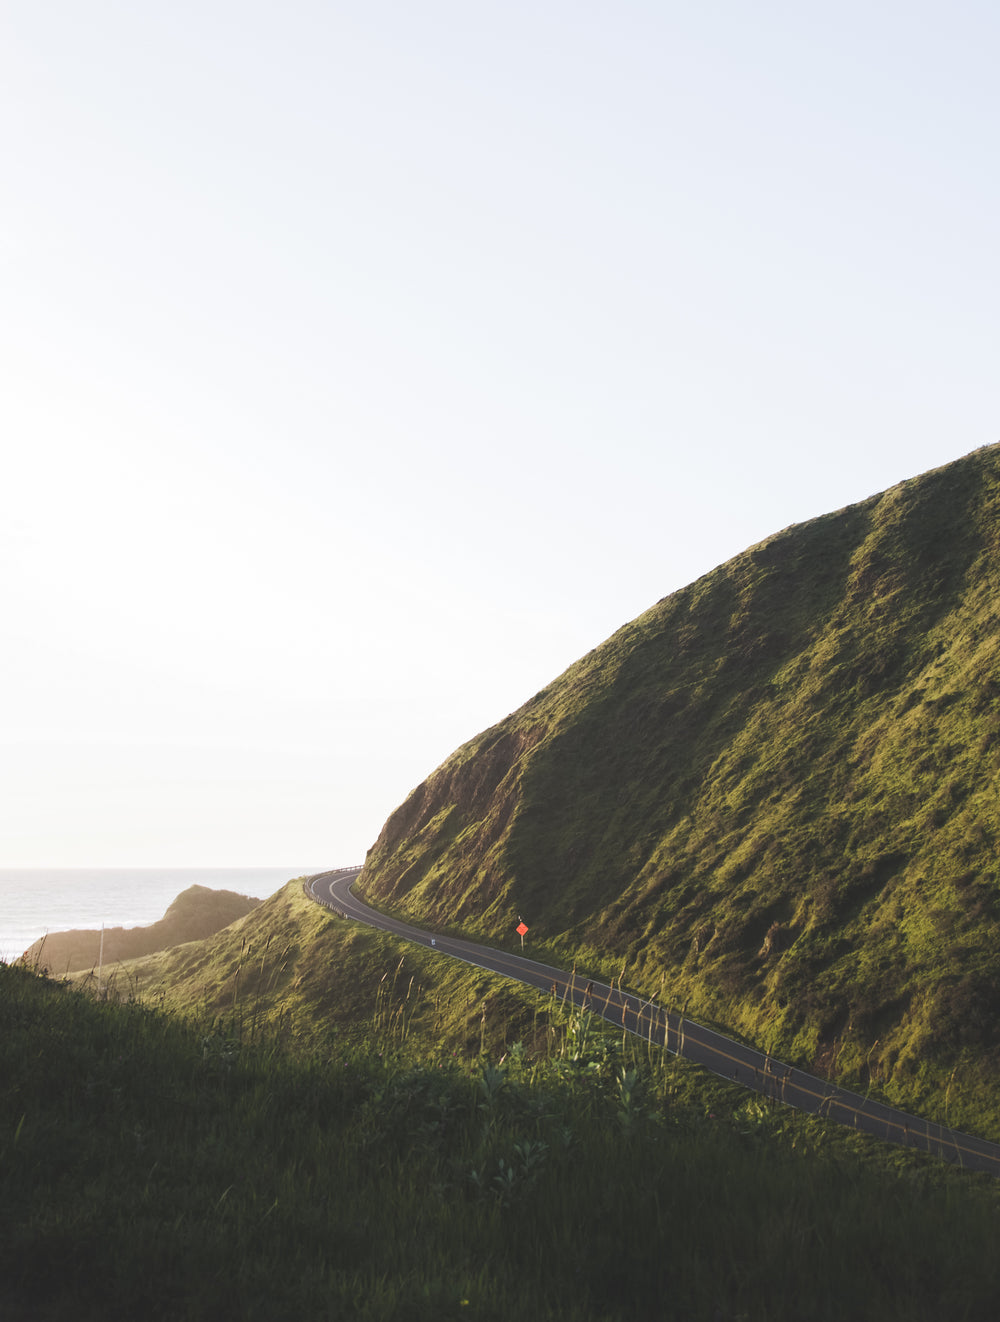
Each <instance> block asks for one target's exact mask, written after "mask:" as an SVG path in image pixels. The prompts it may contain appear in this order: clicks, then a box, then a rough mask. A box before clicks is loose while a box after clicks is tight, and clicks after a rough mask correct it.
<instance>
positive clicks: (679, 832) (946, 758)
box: [360, 446, 1000, 1136]
mask: <svg viewBox="0 0 1000 1322" xmlns="http://www.w3.org/2000/svg"><path fill="white" fill-rule="evenodd" d="M998 584H1000V448H998V447H996V446H991V447H988V448H985V449H983V450H979V451H976V452H974V453H972V454H970V455H968V456H966V457H965V458H963V459H961V460H959V461H958V462H956V463H953V464H950V465H948V466H947V467H944V468H941V469H938V470H935V471H933V472H930V473H927V474H925V475H923V476H921V477H918V478H915V479H913V480H911V481H907V482H904V483H902V484H901V485H899V486H897V487H894V488H892V489H891V490H889V491H886V492H884V493H882V494H880V495H877V496H873V497H872V498H871V499H869V500H866V501H863V502H862V503H860V504H858V505H854V506H851V507H850V508H847V509H844V510H841V511H839V512H837V513H833V514H830V515H827V516H825V517H823V518H819V519H815V520H813V521H811V522H809V523H806V524H802V525H800V526H796V527H793V528H790V529H787V530H785V531H784V532H781V533H779V534H777V535H776V536H774V537H772V538H770V539H768V540H767V541H765V542H762V543H761V544H760V545H758V546H754V547H752V548H750V549H749V550H748V551H746V552H745V553H743V554H742V555H740V556H737V557H736V558H735V559H734V560H731V561H730V562H728V563H727V564H724V565H722V566H720V567H719V568H718V569H716V570H714V571H713V572H712V573H710V574H708V575H706V576H705V577H703V578H701V579H699V580H698V581H697V582H695V583H693V584H691V585H690V586H689V587H687V588H685V589H683V590H681V591H679V592H676V593H674V594H673V595H672V596H670V597H667V598H665V599H664V600H663V601H661V602H659V603H658V604H657V605H656V606H654V607H653V608H652V609H651V610H649V611H647V612H646V613H645V614H644V615H642V616H641V617H640V618H639V619H637V620H635V621H634V622H632V623H631V624H629V625H627V626H625V627H624V628H623V629H621V630H620V631H619V632H618V633H616V634H615V635H614V636H613V637H612V638H610V639H609V640H608V641H607V642H606V643H604V644H603V645H602V646H601V647H599V648H597V649H596V650H595V651H593V652H591V653H589V654H588V655H587V656H585V657H583V658H582V659H581V660H580V661H578V662H577V663H576V664H575V665H573V666H571V667H570V669H569V670H568V671H566V673H565V674H564V675H562V676H561V677H560V678H559V679H557V680H556V681H555V682H554V683H552V684H551V685H550V686H549V687H548V688H546V689H544V690H543V691H542V692H541V693H539V694H537V695H536V696H535V697H534V698H533V699H532V700H531V701H530V702H528V703H527V704H526V705H525V706H524V707H523V708H521V709H520V710H519V711H517V712H515V713H513V714H512V715H511V716H509V717H508V718H507V719H506V720H504V721H501V722H500V723H499V724H498V725H496V726H495V727H493V728H492V729H490V730H488V731H486V732H485V733H483V734H481V735H479V736H478V737H477V738H475V739H473V740H472V741H470V742H469V743H468V744H466V745H465V746H464V747H462V748H461V749H459V750H458V751H457V752H456V753H455V754H454V755H453V756H452V757H451V758H450V759H449V760H448V761H447V762H445V763H444V765H443V766H442V767H440V768H439V769H438V770H437V771H436V772H435V773H434V774H433V775H431V776H430V777H429V779H428V780H427V781H425V782H424V783H423V784H422V785H420V786H419V787H418V788H417V789H416V790H415V791H414V792H413V794H412V795H411V796H410V797H409V798H408V799H407V801H406V802H405V803H404V804H403V805H402V806H401V807H400V808H399V809H398V810H397V811H396V812H395V813H394V814H393V815H392V816H391V817H390V818H389V820H388V822H387V823H386V826H385V828H384V829H383V831H382V834H381V836H380V837H379V840H378V841H377V843H376V845H375V846H374V848H373V849H372V851H371V852H370V854H369V857H368V860H367V863H366V866H365V870H364V874H363V877H362V883H361V886H360V891H361V892H362V893H363V894H365V895H367V896H368V897H369V898H370V899H371V900H373V901H374V902H375V903H382V904H384V905H386V906H389V907H392V908H395V909H397V910H401V911H404V912H406V913H408V914H410V915H413V916H414V917H415V918H418V919H422V920H424V921H426V922H427V923H429V924H437V925H441V926H449V925H450V926H460V927H462V928H463V929H464V930H466V931H468V932H470V933H475V934H477V935H479V936H482V937H485V938H489V939H508V938H509V936H510V934H511V930H512V927H513V924H514V923H516V921H517V916H518V915H519V914H520V915H522V916H523V917H524V919H525V921H526V922H528V924H529V925H530V927H531V939H532V940H533V941H536V942H541V943H547V944H548V946H549V948H550V950H551V951H552V952H553V953H554V954H559V955H561V956H562V957H563V958H569V959H572V958H576V959H578V960H580V961H581V963H582V964H583V963H587V964H589V965H590V966H592V967H595V968H596V967H600V966H601V965H602V964H603V966H604V967H606V968H607V967H618V968H620V967H621V965H622V963H623V961H624V962H625V963H626V964H627V966H628V968H629V970H630V973H629V978H630V980H631V982H632V983H633V985H638V986H642V987H644V988H646V989H647V990H648V991H649V992H650V993H651V994H655V993H657V992H658V991H659V992H661V994H662V995H663V996H664V998H665V999H667V1000H668V1001H671V1002H673V1003H674V1004H676V1005H680V1004H682V1003H687V1004H688V1006H689V1011H690V1012H691V1013H692V1014H695V1015H698V1014H701V1015H702V1016H705V1017H708V1018H710V1019H712V1020H714V1021H716V1022H719V1023H722V1024H724V1025H728V1026H730V1027H731V1028H733V1029H735V1030H737V1031H740V1032H742V1033H743V1034H745V1035H747V1036H749V1037H750V1038H752V1039H753V1040H755V1041H757V1042H758V1043H760V1044H763V1045H767V1046H770V1047H771V1048H772V1050H774V1051H775V1052H776V1053H780V1054H782V1055H783V1056H785V1057H787V1058H790V1059H794V1060H795V1061H797V1062H799V1063H802V1064H805V1065H807V1066H810V1067H813V1068H815V1069H817V1070H819V1071H821V1072H826V1073H828V1074H831V1075H834V1076H837V1077H841V1078H845V1079H847V1080H851V1081H854V1082H855V1083H858V1082H860V1083H861V1084H862V1085H867V1084H868V1083H869V1082H870V1081H873V1082H874V1083H875V1085H876V1086H880V1087H882V1088H883V1089H884V1090H885V1091H887V1092H888V1093H889V1094H890V1095H891V1096H894V1097H896V1098H898V1099H899V1100H900V1101H903V1102H908V1103H910V1104H912V1105H914V1106H918V1107H920V1108H922V1109H923V1110H925V1111H928V1110H930V1111H933V1112H936V1113H938V1114H940V1115H941V1118H944V1117H943V1114H942V1108H943V1103H944V1099H945V1096H946V1095H947V1096H948V1103H949V1107H950V1116H949V1118H950V1119H951V1121H952V1122H955V1121H956V1120H957V1121H960V1122H962V1123H965V1124H967V1125H970V1126H971V1127H974V1128H979V1129H984V1128H985V1129H986V1130H988V1131H989V1132H991V1133H992V1135H993V1136H997V1135H998V1134H1000V1113H998V1111H997V1108H996V1103H995V1101H994V1097H995V1095H996V1093H997V1086H996V1085H997V1084H998V1082H1000V1068H998V1067H1000V861H998V856H997V842H998V835H1000V823H998V811H997V809H998V798H997V793H998V786H997V773H998V769H1000V646H998V639H1000V632H998V618H1000V595H998V587H997V585H998ZM949 1083H950V1084H951V1085H952V1086H951V1090H950V1092H949V1091H948V1088H949Z"/></svg>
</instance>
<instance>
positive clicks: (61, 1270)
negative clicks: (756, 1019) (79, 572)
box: [0, 965, 1000, 1322]
mask: <svg viewBox="0 0 1000 1322" xmlns="http://www.w3.org/2000/svg"><path fill="white" fill-rule="evenodd" d="M378 1031H379V1032H380V1033H381V1040H382V1041H383V1042H384V1048H385V1049H384V1050H382V1051H381V1052H375V1051H373V1050H366V1049H362V1048H357V1047H351V1046H349V1045H347V1044H346V1043H344V1042H343V1041H341V1042H339V1043H338V1044H337V1045H336V1046H335V1048H334V1049H333V1050H332V1051H324V1052H320V1051H313V1052H299V1053H298V1054H296V1055H292V1054H290V1053H288V1052H286V1051H283V1050H282V1049H280V1048H279V1047H278V1046H277V1045H276V1044H275V1042H274V1041H273V1040H269V1039H268V1038H267V1037H266V1036H260V1037H259V1038H258V1040H257V1041H256V1043H255V1044H250V1043H248V1042H247V1041H246V1040H245V1039H243V1038H241V1037H239V1036H238V1035H234V1034H233V1033H232V1032H227V1031H220V1029H219V1025H218V1024H216V1026H215V1028H213V1029H211V1030H210V1031H207V1032H206V1031H204V1030H203V1029H197V1028H194V1027H192V1026H189V1025H187V1024H185V1023H184V1022H183V1021H181V1020H179V1019H178V1018H177V1017H176V1016H167V1015H165V1014H162V1013H156V1012H153V1011H151V1010H150V1009H148V1008H144V1007H143V1006H142V1005H141V1004H140V1003H138V1002H137V1001H135V1000H132V1001H129V1002H126V1003H124V1004H122V1003H119V1002H117V1001H114V1000H113V999H112V1000H97V999H94V998H91V997H87V996H81V995H77V994H74V993H73V992H72V991H71V990H69V989H68V988H67V987H66V986H63V985H58V984H55V983H53V982H50V981H48V980H46V979H43V978H40V977H37V976H35V975H32V974H31V973H30V972H29V971H28V970H26V969H24V968H10V967H8V966H6V965H0V1315H3V1316H4V1317H7V1316H10V1317H12V1318H14V1317H17V1318H28V1317H30V1318H32V1319H35V1320H36V1322H70V1319H72V1322H90V1320H91V1319H95V1320H96V1319H102V1322H103V1319H107V1318H126V1317H128V1318H132V1317H142V1318H145V1319H148V1320H149V1322H159V1320H162V1322H167V1320H168V1319H169V1322H196V1320H197V1322H209V1319H212V1320H214V1319H217V1318H220V1317H239V1318H241V1319H244V1322H277V1319H285V1318H289V1317H303V1318H309V1319H317V1320H318V1319H330V1320H331V1322H332V1320H333V1319H344V1318H352V1319H368V1320H370V1322H407V1320H408V1322H424V1320H426V1322H431V1319H433V1320H434V1322H439V1320H440V1319H443V1318H456V1319H457V1318H465V1319H476V1320H477V1322H486V1320H488V1322H501V1320H506V1319H508V1318H514V1317H531V1318H538V1319H541V1320H542V1322H547V1320H551V1322H557V1320H559V1322H562V1320H563V1319H565V1322H569V1320H570V1319H573V1320H574V1322H617V1320H619V1319H620V1320H622V1322H624V1320H625V1319H635V1320H636V1322H638V1320H639V1319H642V1320H643V1322H645V1319H648V1318H651V1317H676V1318H685V1319H706V1322H707V1320H708V1319H711V1320H712V1322H736V1320H737V1319H740V1320H741V1322H782V1320H783V1319H787V1320H788V1322H792V1320H793V1319H794V1320H795V1322H800V1319H803V1318H810V1319H817V1320H818V1319H830V1322H834V1320H836V1322H841V1319H843V1318H845V1317H850V1318H857V1319H876V1318H877V1319H879V1322H885V1320H886V1319H900V1320H901V1322H902V1319H906V1322H931V1320H932V1319H933V1320H934V1322H937V1319H940V1318H945V1317H947V1318H949V1319H956V1320H957V1319H966V1320H975V1322H980V1320H981V1322H992V1319H993V1318H994V1317H995V1316H996V1300H997V1297H998V1291H1000V1259H998V1257H997V1255H996V1253H995V1244H996V1236H997V1231H998V1228H1000V1225H998V1205H997V1191H998V1186H997V1184H996V1182H995V1181H991V1180H988V1179H987V1178H986V1177H975V1176H966V1175H963V1174H962V1173H961V1172H959V1171H955V1170H951V1169H949V1168H945V1167H943V1166H941V1165H940V1164H939V1163H932V1162H928V1161H921V1160H920V1159H919V1158H917V1157H916V1156H915V1154H903V1153H901V1152H899V1151H898V1150H893V1151H892V1154H891V1160H892V1161H893V1162H894V1163H896V1165H895V1167H894V1168H892V1167H890V1166H889V1165H883V1164H882V1162H883V1157H884V1154H880V1153H879V1151H878V1145H873V1144H868V1143H866V1144H864V1145H863V1147H862V1148H860V1149H858V1150H857V1152H856V1153H854V1150H853V1148H852V1144H853V1143H854V1142H855V1141H856V1140H855V1139H854V1136H852V1135H850V1134H849V1133H847V1132H846V1131H843V1130H839V1131H837V1132H835V1133H834V1132H831V1131H830V1130H829V1128H828V1127H825V1126H824V1125H823V1124H822V1122H819V1121H816V1120H814V1119H812V1118H804V1117H800V1118H795V1117H792V1116H790V1115H789V1114H788V1113H787V1112H785V1111H784V1110H775V1109H772V1108H769V1107H767V1106H766V1105H763V1104H761V1103H760V1102H758V1101H756V1100H753V1101H751V1102H749V1103H748V1102H747V1100H746V1098H745V1097H744V1096H743V1095H742V1094H741V1093H740V1092H739V1090H737V1089H735V1088H734V1087H732V1086H730V1085H724V1084H722V1083H715V1084H713V1085H712V1086H711V1091H710V1093H709V1094H707V1096H708V1097H710V1101H709V1104H708V1105H705V1106H700V1107H699V1106H694V1105H692V1103H691V1101H690V1098H689V1096H688V1095H687V1094H686V1092H685V1086H686V1083H687V1081H688V1080H689V1079H690V1077H691V1073H690V1071H687V1070H685V1069H684V1067H683V1066H682V1065H679V1064H678V1063H677V1062H674V1063H672V1064H669V1065H668V1066H667V1067H666V1068H662V1067H661V1066H662V1062H661V1063H660V1065H659V1066H658V1065H657V1062H655V1061H644V1060H643V1058H642V1055H641V1054H635V1051H634V1050H633V1054H631V1055H630V1054H628V1051H629V1050H632V1048H617V1047H616V1046H615V1039H614V1037H612V1038H611V1039H610V1040H609V1038H608V1036H607V1035H597V1034H594V1033H593V1031H592V1026H591V1025H589V1024H588V1023H587V1022H586V1017H585V1016H576V1017H575V1022H572V1023H568V1024H565V1025H564V1031H563V1032H562V1034H561V1036H560V1038H559V1041H558V1045H557V1047H556V1049H555V1050H554V1052H553V1054H551V1055H550V1056H548V1057H543V1058H541V1059H538V1060H535V1061H532V1060H531V1059H530V1058H529V1056H528V1055H527V1053H525V1052H523V1051H522V1050H521V1049H520V1048H518V1047H517V1046H513V1047H512V1048H511V1050H510V1052H509V1053H508V1055H507V1057H506V1059H505V1060H503V1061H496V1062H495V1063H494V1062H493V1061H490V1060H489V1059H488V1058H480V1059H479V1060H478V1061H475V1062H472V1063H470V1064H469V1065H468V1066H463V1065H462V1064H460V1063H457V1062H449V1061H445V1060H442V1059H441V1058H440V1057H438V1058H432V1059H421V1058H420V1057H414V1056H412V1055H411V1054H409V1053H408V1052H406V1051H405V1050H395V1049H393V1048H392V1045H391V1043H392V1041H393V1034H394V1031H395V1030H394V1028H393V1025H392V1023H391V1022H386V1023H385V1024H383V1025H382V1028H381V1030H378ZM638 1047H639V1048H641V1044H638Z"/></svg>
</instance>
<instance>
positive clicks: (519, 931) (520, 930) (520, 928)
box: [514, 923, 528, 936]
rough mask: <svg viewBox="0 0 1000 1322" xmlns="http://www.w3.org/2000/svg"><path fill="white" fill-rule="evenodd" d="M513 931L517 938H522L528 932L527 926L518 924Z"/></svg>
mask: <svg viewBox="0 0 1000 1322" xmlns="http://www.w3.org/2000/svg"><path fill="white" fill-rule="evenodd" d="M514 930H515V931H516V932H517V934H518V936H524V934H525V932H526V931H527V930H528V924H527V923H518V925H517V927H516V928H515V929H514Z"/></svg>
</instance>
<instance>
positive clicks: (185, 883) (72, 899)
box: [0, 867, 322, 962]
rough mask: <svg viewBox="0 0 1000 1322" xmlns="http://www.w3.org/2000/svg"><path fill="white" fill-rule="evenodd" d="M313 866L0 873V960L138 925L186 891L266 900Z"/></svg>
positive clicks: (151, 919) (11, 870)
mask: <svg viewBox="0 0 1000 1322" xmlns="http://www.w3.org/2000/svg"><path fill="white" fill-rule="evenodd" d="M320 871H322V869H321V868H315V867H314V868H0V959H2V960H6V961H8V962H9V961H11V960H14V959H16V958H17V957H18V956H19V955H22V954H23V953H24V952H25V950H27V949H28V947H29V946H30V945H31V944H32V943H33V942H34V941H37V940H38V938H39V937H40V936H44V935H45V934H46V932H66V931H70V930H71V929H73V928H93V929H95V930H98V931H99V930H100V928H101V925H102V924H103V925H104V926H106V927H146V926H148V925H149V924H150V923H155V922H156V920H157V919H158V918H162V917H163V915H164V913H166V911H167V908H168V906H169V905H170V903H171V902H172V901H173V900H175V899H176V898H177V896H178V895H180V893H181V891H184V890H187V888H188V887H189V886H196V885H197V886H207V887H208V888H209V889H210V890H229V891H237V892H238V893H239V894H240V895H252V896H254V897H255V898H257V899H259V900H264V899H266V898H267V897H268V896H269V895H273V894H274V893H275V891H277V890H280V889H281V887H282V886H283V885H284V884H285V882H286V881H290V880H291V879H292V878H293V877H302V876H306V875H308V874H309V873H311V872H320Z"/></svg>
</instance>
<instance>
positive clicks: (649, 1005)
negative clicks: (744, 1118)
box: [305, 867, 1000, 1176]
mask: <svg viewBox="0 0 1000 1322" xmlns="http://www.w3.org/2000/svg"><path fill="white" fill-rule="evenodd" d="M360 872H361V869H360V868H358V867H353V868H339V869H337V870H335V871H333V872H320V873H317V874H316V875H315V876H313V877H309V878H307V880H306V882H305V891H306V894H307V895H308V896H309V897H310V898H311V899H314V900H316V901H317V903H319V904H322V905H325V906H326V908H328V909H332V910H333V911H334V912H335V913H338V914H340V915H341V917H343V918H349V919H353V920H354V921H356V922H359V923H366V924H368V926H369V927H377V928H379V929H380V930H382V931H383V932H390V933H392V934H393V935H394V936H398V937H401V938H403V939H404V940H406V941H412V942H415V943H416V944H418V945H422V946H427V947H431V948H433V949H435V950H437V951H439V952H440V953H441V954H442V955H450V956H451V957H452V958H453V959H461V960H464V961H465V963H467V964H474V965H476V966H477V967H478V968H482V969H488V970H489V971H490V972H492V973H499V974H500V975H501V976H502V977H505V978H513V979H515V980H516V981H518V982H523V983H526V984H527V985H528V986H530V987H536V988H538V990H540V991H543V992H551V993H553V994H555V995H556V996H558V997H559V998H560V999H563V998H565V999H566V1000H569V1001H571V1002H572V1003H573V1004H574V1005H578V1006H583V1007H586V1008H587V1009H588V1010H591V1011H593V1013H595V1014H598V1015H600V1016H601V1017H602V1018H604V1019H607V1020H608V1021H609V1022H610V1023H613V1024H615V1025H618V1026H620V1027H623V1028H624V1029H626V1030H627V1031H628V1032H629V1033H634V1034H636V1035H637V1036H638V1037H642V1038H646V1039H647V1040H648V1041H650V1042H651V1043H653V1044H654V1045H656V1046H662V1047H665V1048H666V1049H667V1051H669V1052H671V1053H673V1054H674V1055H678V1056H683V1057H684V1058H685V1060H691V1061H694V1062H695V1063H696V1064H698V1065H703V1066H704V1067H705V1068H706V1069H710V1070H712V1072H713V1073H715V1074H718V1075H719V1076H720V1077H722V1078H724V1079H730V1080H733V1081H735V1082H736V1083H740V1084H743V1086H744V1087H747V1088H752V1089H753V1090H754V1091H755V1092H758V1093H761V1094H763V1096H765V1097H771V1098H774V1099H775V1100H776V1101H779V1102H784V1103H785V1104H786V1105H788V1106H794V1107H796V1108H797V1109H798V1110H800V1111H809V1112H811V1113H812V1114H815V1115H821V1116H825V1117H826V1118H827V1119H829V1120H836V1121H837V1122H838V1123H839V1124H842V1125H849V1126H850V1127H851V1128H853V1129H857V1130H860V1131H862V1132H864V1133H868V1134H874V1135H875V1136H876V1137H877V1138H881V1139H885V1140H887V1141H888V1142H890V1143H899V1144H902V1145H903V1146H904V1147H911V1148H918V1149H919V1150H920V1151H922V1152H930V1153H932V1154H933V1155H934V1156H936V1157H941V1158H942V1159H943V1160H945V1161H949V1162H953V1163H955V1164H956V1165H960V1166H963V1167H965V1168H966V1169H968V1170H975V1171H986V1172H988V1173H989V1174H990V1175H998V1176H1000V1146H998V1145H997V1144H996V1143H988V1142H987V1141H986V1140H985V1139H981V1138H974V1137H972V1136H971V1135H969V1134H962V1133H959V1132H958V1131H957V1130H953V1129H946V1128H945V1127H944V1126H943V1125H938V1124H934V1123H933V1122H932V1121H929V1120H921V1119H919V1118H918V1117H917V1116H912V1115H907V1114H906V1112H905V1111H896V1110H894V1109H893V1108H892V1107H890V1106H884V1105H883V1104H882V1103H881V1102H876V1101H872V1100H871V1099H870V1098H867V1097H862V1096H861V1095H860V1094H859V1093H853V1092H848V1091H847V1089H846V1088H839V1087H838V1086H837V1085H836V1084H833V1083H829V1082H827V1081H826V1080H824V1079H818V1078H815V1077H814V1076H813V1075H811V1074H806V1073H805V1072H804V1071H803V1070H799V1069H795V1068H794V1067H793V1066H791V1065H785V1064H783V1063H782V1062H781V1061H779V1060H775V1059H774V1058H773V1057H772V1056H770V1055H769V1054H767V1053H766V1052H760V1051H755V1050H754V1049H753V1048H752V1047H747V1046H744V1045H743V1044H742V1043H740V1042H734V1041H732V1039H730V1038H728V1037H723V1036H722V1034H721V1033H716V1032H713V1031H712V1029H710V1028H704V1027H703V1026H702V1025H701V1024H696V1023H694V1022H693V1021H692V1020H690V1019H685V1018H684V1017H682V1016H681V1015H680V1014H677V1013H676V1012H671V1011H667V1010H664V1009H663V1007H662V1006H659V1005H656V1004H654V1003H653V1002H652V1001H647V1000H642V999H641V998H640V997H638V996H636V995H634V994H633V993H631V992H627V991H623V990H622V989H621V987H617V988H616V987H614V986H610V987H609V986H608V985H607V984H605V983H602V982H593V981H588V980H587V979H586V978H582V977H579V976H578V975H577V974H575V973H567V972H566V971H565V970H564V969H556V968H551V967H550V966H549V965H547V964H539V963H537V962H536V961H535V960H533V959H525V958H524V956H523V955H513V954H510V953H508V952H507V951H505V950H494V949H492V948H491V947H489V946H480V945H476V944H475V943H474V942H471V941H461V940H459V939H458V938H456V937H450V936H437V935H436V934H432V933H430V932H426V931H424V930H423V929H422V928H419V927H413V926H411V925H410V924H409V923H403V922H400V921H399V920H398V919H395V918H389V917H387V916H386V915H385V914H382V913H379V912H378V911H377V910H376V909H371V908H369V907H368V905H367V904H364V903H363V902H362V901H361V900H359V899H358V898H357V896H355V894H354V893H353V891H352V890H351V886H352V884H353V883H354V881H355V880H356V879H357V877H358V876H359V874H360Z"/></svg>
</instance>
